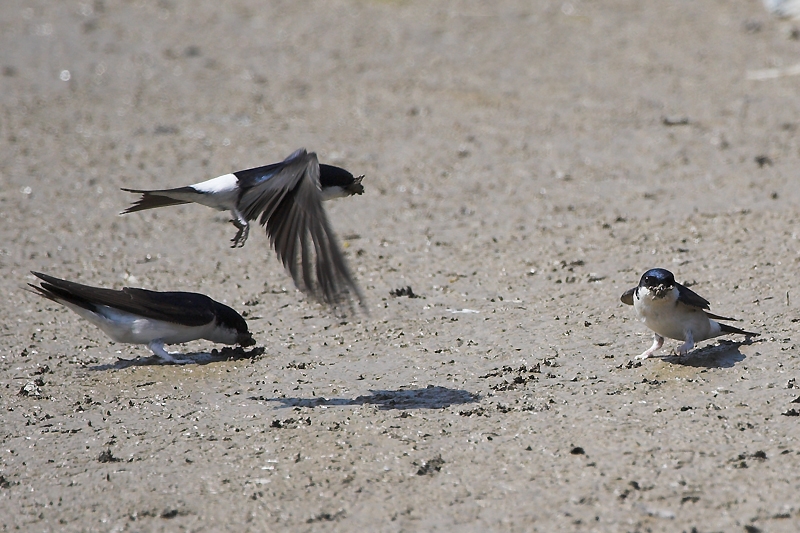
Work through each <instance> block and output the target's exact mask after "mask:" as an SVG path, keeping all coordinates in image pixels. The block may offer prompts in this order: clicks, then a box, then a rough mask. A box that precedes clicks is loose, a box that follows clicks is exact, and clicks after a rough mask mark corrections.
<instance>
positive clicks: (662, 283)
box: [620, 268, 759, 359]
mask: <svg viewBox="0 0 800 533" xmlns="http://www.w3.org/2000/svg"><path fill="white" fill-rule="evenodd" d="M620 300H622V303H624V304H628V305H632V306H633V308H634V309H635V310H636V316H637V317H638V318H639V319H640V320H641V321H642V322H644V324H645V325H646V326H647V327H648V328H650V329H651V330H653V332H654V334H653V345H652V346H651V347H650V348H649V349H648V350H646V351H645V352H644V353H642V354H641V355H638V356H636V359H647V358H648V357H650V356H651V355H653V354H654V353H655V352H656V351H658V350H659V349H660V348H661V346H663V345H664V337H669V338H670V339H677V340H681V341H684V342H683V344H681V345H680V346H679V347H678V355H686V354H687V353H689V352H690V351H691V350H692V348H694V345H695V343H696V342H699V341H703V340H706V339H711V338H713V337H718V336H720V335H727V334H729V333H738V334H741V335H747V336H748V337H751V336H758V335H759V334H758V333H752V332H749V331H745V330H743V329H739V328H735V327H733V326H729V325H728V324H721V323H719V322H717V320H736V319H734V318H726V317H723V316H718V315H715V314H712V313H709V312H708V311H707V309H709V308H710V306H711V304H709V302H708V300H706V299H705V298H703V297H701V296H699V295H698V294H696V293H695V292H693V291H692V290H690V289H688V288H687V287H684V286H683V285H681V284H680V283H676V282H675V277H674V276H673V275H672V272H670V271H669V270H665V269H663V268H653V269H651V270H648V271H647V272H645V273H644V275H642V278H641V280H640V281H639V285H638V286H636V287H633V288H632V289H628V290H627V291H625V293H624V294H623V295H622V297H621V298H620Z"/></svg>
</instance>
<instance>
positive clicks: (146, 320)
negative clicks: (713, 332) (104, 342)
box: [28, 272, 256, 363]
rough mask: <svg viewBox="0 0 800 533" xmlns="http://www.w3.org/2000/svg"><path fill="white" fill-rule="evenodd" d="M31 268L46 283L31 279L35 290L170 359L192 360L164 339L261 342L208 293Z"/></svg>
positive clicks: (126, 340) (110, 332) (114, 337)
mask: <svg viewBox="0 0 800 533" xmlns="http://www.w3.org/2000/svg"><path fill="white" fill-rule="evenodd" d="M31 273H32V274H33V275H34V276H36V277H37V278H39V279H40V280H41V282H40V283H41V286H39V285H33V284H30V283H29V284H28V285H30V286H31V287H33V289H34V290H35V291H36V294H39V295H40V296H43V297H45V298H47V299H48V300H52V301H54V302H57V303H60V304H62V305H64V306H66V307H68V308H69V309H71V310H73V311H75V312H76V313H77V314H78V315H80V316H81V317H83V318H85V319H86V320H88V321H89V322H91V323H92V324H94V325H95V326H97V327H99V328H100V329H101V330H103V332H104V333H105V334H106V335H108V336H109V337H111V339H112V340H114V341H116V342H124V343H130V344H146V345H147V346H148V347H149V348H150V350H152V352H153V354H155V355H156V356H158V357H159V358H160V359H161V360H162V361H164V362H167V363H184V362H188V361H185V360H178V359H175V358H174V357H173V355H178V354H174V353H169V352H167V351H166V349H165V348H164V345H165V344H180V343H182V342H189V341H193V340H197V339H206V340H209V341H212V342H218V343H222V344H239V345H241V346H245V347H246V346H252V345H254V344H255V343H256V341H255V340H254V339H253V336H252V335H251V334H250V332H249V331H248V329H247V322H245V320H244V318H242V316H241V315H240V314H239V313H237V312H236V311H234V310H233V309H231V308H230V307H228V306H227V305H224V304H221V303H219V302H217V301H214V300H212V299H211V298H209V297H208V296H205V295H203V294H197V293H194V292H155V291H148V290H145V289H134V288H131V287H125V288H124V289H122V290H119V291H117V290H113V289H101V288H97V287H89V286H88V285H82V284H80V283H75V282H72V281H65V280H63V279H58V278H54V277H53V276H48V275H47V274H42V273H39V272H31ZM31 292H33V291H31Z"/></svg>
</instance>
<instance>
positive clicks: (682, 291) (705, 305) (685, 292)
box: [675, 283, 711, 309]
mask: <svg viewBox="0 0 800 533" xmlns="http://www.w3.org/2000/svg"><path fill="white" fill-rule="evenodd" d="M675 286H676V287H678V301H679V302H681V303H683V304H686V305H688V306H690V307H697V308H700V309H710V308H711V304H710V303H709V302H708V300H706V299H705V298H703V297H702V296H700V295H699V294H697V293H696V292H694V291H693V290H691V289H689V288H688V287H684V286H683V285H681V284H680V283H676V284H675Z"/></svg>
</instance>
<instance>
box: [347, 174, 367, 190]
mask: <svg viewBox="0 0 800 533" xmlns="http://www.w3.org/2000/svg"><path fill="white" fill-rule="evenodd" d="M363 179H364V176H363V175H361V176H359V177H357V178H356V179H355V181H353V183H351V184H350V185H348V186H347V192H349V193H350V194H364V186H363V185H361V180H363Z"/></svg>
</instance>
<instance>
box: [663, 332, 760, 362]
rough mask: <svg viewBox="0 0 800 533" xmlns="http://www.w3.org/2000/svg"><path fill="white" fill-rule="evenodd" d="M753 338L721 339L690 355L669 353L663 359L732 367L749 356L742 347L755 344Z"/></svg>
mask: <svg viewBox="0 0 800 533" xmlns="http://www.w3.org/2000/svg"><path fill="white" fill-rule="evenodd" d="M754 342H758V341H757V340H756V341H754V340H753V339H752V338H748V339H746V340H743V341H729V340H725V339H721V340H720V341H719V342H718V344H715V345H712V346H706V347H705V348H700V349H698V350H694V351H693V352H691V353H690V354H689V355H684V356H682V357H681V356H678V355H667V356H664V357H662V360H664V361H666V362H669V363H672V364H675V365H682V366H692V367H695V368H732V367H734V366H736V363H740V362H742V361H744V360H745V359H746V358H747V356H746V355H744V354H743V353H742V352H741V350H740V348H741V347H742V346H745V345H750V344H753V343H754Z"/></svg>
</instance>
